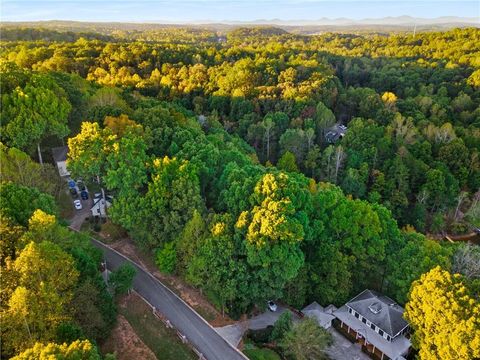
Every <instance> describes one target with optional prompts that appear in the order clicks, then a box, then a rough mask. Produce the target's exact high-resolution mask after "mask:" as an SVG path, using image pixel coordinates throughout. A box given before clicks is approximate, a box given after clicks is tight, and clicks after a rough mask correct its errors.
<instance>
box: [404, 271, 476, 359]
mask: <svg viewBox="0 0 480 360" xmlns="http://www.w3.org/2000/svg"><path fill="white" fill-rule="evenodd" d="M409 298H410V300H409V302H408V303H407V305H406V307H405V315H404V316H405V319H407V321H409V322H410V325H411V326H412V328H413V329H414V330H415V333H414V335H413V338H412V340H413V345H414V347H415V348H417V349H418V350H419V356H420V359H422V360H437V359H442V360H462V359H463V360H468V359H477V358H479V357H480V303H479V302H478V300H477V299H475V297H474V296H473V295H472V294H471V293H470V291H469V289H468V287H467V286H466V283H464V281H463V278H462V276H461V275H459V274H454V275H452V274H450V273H449V272H448V271H445V270H442V268H441V267H439V266H437V267H435V268H434V269H432V270H430V271H429V272H428V273H425V274H423V275H422V277H421V278H420V280H417V281H415V282H414V283H413V285H412V288H411V291H410V295H409Z"/></svg>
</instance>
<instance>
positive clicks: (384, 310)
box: [333, 290, 411, 360]
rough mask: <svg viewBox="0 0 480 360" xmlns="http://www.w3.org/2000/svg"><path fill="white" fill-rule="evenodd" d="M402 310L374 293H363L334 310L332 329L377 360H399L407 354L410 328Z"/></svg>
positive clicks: (385, 297) (382, 296) (389, 300)
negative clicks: (354, 342)
mask: <svg viewBox="0 0 480 360" xmlns="http://www.w3.org/2000/svg"><path fill="white" fill-rule="evenodd" d="M403 311H404V310H403V308H402V307H401V306H400V305H398V304H397V303H395V301H393V300H392V299H390V298H389V297H387V296H384V295H382V294H379V293H377V292H376V291H373V290H364V291H363V292H361V293H360V294H358V295H357V296H355V297H354V298H353V299H352V300H350V301H349V302H347V303H346V304H345V305H343V306H342V307H340V308H339V309H337V310H335V311H333V315H334V316H335V318H336V319H335V320H334V322H333V325H334V327H335V328H336V329H337V330H339V331H340V332H341V333H342V334H344V335H345V336H347V337H348V338H350V339H351V340H352V341H356V342H357V343H360V345H361V346H362V350H363V351H365V352H367V353H368V354H369V355H370V356H371V357H372V358H374V359H379V360H388V359H393V360H401V359H404V358H405V357H406V356H407V355H408V352H409V351H410V346H411V343H410V340H409V325H408V322H407V321H406V320H405V319H404V318H403Z"/></svg>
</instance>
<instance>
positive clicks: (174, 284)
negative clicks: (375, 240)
mask: <svg viewBox="0 0 480 360" xmlns="http://www.w3.org/2000/svg"><path fill="white" fill-rule="evenodd" d="M110 246H111V247H112V248H114V249H115V250H117V251H118V252H120V253H122V254H124V255H125V256H127V257H129V258H130V259H132V260H133V261H135V262H136V263H138V264H140V265H141V266H143V267H144V268H146V269H147V270H148V271H149V272H150V273H152V274H153V275H154V276H155V277H156V278H157V279H159V280H160V281H162V283H164V284H165V285H167V286H168V287H169V288H170V289H171V290H172V291H173V292H175V293H176V294H177V295H178V296H180V297H181V298H182V299H183V300H184V301H185V302H186V303H188V304H189V305H190V306H191V307H192V308H194V309H195V310H196V311H197V312H198V313H199V314H200V315H201V316H202V317H203V318H204V319H205V320H207V321H208V322H209V323H210V324H211V325H212V326H214V327H221V326H225V325H230V324H234V323H235V321H233V320H232V319H230V318H229V317H228V316H227V315H225V317H222V314H221V313H220V311H218V310H217V309H216V308H215V307H214V306H213V305H212V304H211V303H210V302H209V301H208V300H207V298H206V297H205V296H204V295H203V294H202V293H201V292H200V291H199V290H198V289H195V288H193V287H191V286H190V285H188V284H187V283H186V282H185V281H183V280H182V279H181V278H180V277H179V276H175V275H167V274H162V273H160V272H159V271H158V268H157V267H156V265H155V263H154V260H153V257H152V256H151V255H149V254H146V253H144V252H142V251H141V250H140V249H138V248H137V247H136V246H135V244H134V243H133V241H132V240H131V239H130V238H124V239H122V240H119V241H116V242H114V243H112V244H110Z"/></svg>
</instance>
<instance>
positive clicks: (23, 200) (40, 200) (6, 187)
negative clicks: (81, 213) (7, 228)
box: [0, 182, 58, 226]
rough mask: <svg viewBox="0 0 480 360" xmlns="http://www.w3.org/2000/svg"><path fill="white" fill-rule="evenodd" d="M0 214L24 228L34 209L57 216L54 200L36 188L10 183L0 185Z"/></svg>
mask: <svg viewBox="0 0 480 360" xmlns="http://www.w3.org/2000/svg"><path fill="white" fill-rule="evenodd" d="M0 203H1V204H2V208H1V212H2V213H3V214H5V215H6V216H7V217H9V218H10V219H12V220H13V221H14V222H15V223H17V224H19V225H23V226H26V225H27V223H28V219H30V217H31V216H32V214H33V212H34V211H35V210H36V209H41V210H42V211H44V212H45V213H48V214H57V212H58V210H57V206H56V204H55V200H54V199H53V198H52V197H51V196H50V195H47V194H43V193H41V192H40V191H38V190H37V189H36V188H30V187H26V186H22V185H17V184H14V183H12V182H7V183H2V184H0Z"/></svg>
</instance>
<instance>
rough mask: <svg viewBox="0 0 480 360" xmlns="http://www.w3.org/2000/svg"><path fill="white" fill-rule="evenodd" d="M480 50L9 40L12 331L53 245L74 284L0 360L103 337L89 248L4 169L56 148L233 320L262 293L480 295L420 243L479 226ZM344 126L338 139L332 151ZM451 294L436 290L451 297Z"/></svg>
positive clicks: (465, 264) (15, 337) (374, 40)
mask: <svg viewBox="0 0 480 360" xmlns="http://www.w3.org/2000/svg"><path fill="white" fill-rule="evenodd" d="M479 44H480V30H479V29H474V28H469V29H454V30H450V31H447V32H431V33H417V34H415V35H413V34H391V35H382V34H338V33H326V34H321V35H315V36H303V35H295V34H291V33H288V32H286V31H284V30H281V29H276V28H271V27H261V28H240V29H236V30H234V31H231V32H229V33H228V34H227V35H226V36H223V35H218V34H216V33H215V32H213V31H210V30H201V29H194V30H189V29H186V28H181V29H168V28H166V29H162V30H155V29H148V30H145V31H139V30H132V31H128V30H121V31H119V32H118V33H115V34H113V33H108V34H107V33H95V32H92V33H84V34H81V36H80V35H79V34H78V33H77V32H62V31H58V30H46V29H25V28H20V29H16V28H13V29H8V31H7V32H6V36H5V37H4V38H3V41H2V42H1V50H0V58H1V67H2V69H1V70H2V71H1V86H2V113H1V126H2V128H1V130H2V131H1V141H2V143H3V144H4V145H2V148H1V150H2V152H1V155H2V186H1V188H0V196H1V200H2V211H1V213H0V214H1V216H2V218H4V219H5V221H4V222H3V224H2V227H3V228H2V231H5V233H6V234H8V237H7V238H6V240H5V241H4V240H2V249H1V251H2V258H1V264H2V270H3V269H5V271H6V274H7V275H8V276H10V277H11V279H12V280H11V284H10V282H9V287H8V289H7V291H5V292H4V293H3V294H2V297H1V299H0V300H1V309H2V311H4V312H5V313H6V314H7V316H8V319H9V320H8V321H11V324H18V322H19V321H21V319H22V317H21V315H22V313H21V311H20V308H21V307H20V305H19V304H21V302H20V300H21V301H27V300H25V299H30V298H31V297H32V296H27V295H28V294H37V293H39V289H37V288H36V287H35V285H34V284H31V282H29V278H28V271H29V270H28V266H27V265H28V264H29V263H35V261H37V258H38V257H39V256H42V254H44V253H46V252H49V251H51V252H53V253H54V254H56V255H55V256H56V258H58V259H62V261H64V262H65V263H66V264H68V269H69V271H70V275H69V279H68V281H66V280H65V281H64V282H61V283H59V284H54V280H49V281H50V282H51V287H49V291H51V292H52V294H53V295H52V296H57V297H58V294H59V293H65V294H67V295H68V296H66V297H65V298H64V299H62V301H63V303H59V304H58V306H57V308H56V311H58V314H57V315H58V319H59V320H58V321H56V322H51V321H48V319H46V318H45V319H44V318H41V317H40V318H35V319H31V321H32V323H31V324H32V326H34V327H35V329H36V332H35V333H34V338H32V337H30V340H28V341H23V340H21V339H22V336H24V335H25V331H23V333H22V332H15V331H13V330H12V329H14V328H15V326H14V325H12V327H7V328H6V329H5V330H2V331H4V332H5V333H6V334H9V336H10V337H9V339H11V340H10V341H9V342H8V343H7V347H4V348H2V351H5V353H6V354H13V353H18V352H20V351H25V350H27V349H28V348H31V347H32V346H34V340H42V341H60V340H59V339H61V336H60V335H59V333H58V331H59V330H58V329H59V328H61V327H60V326H64V323H67V324H69V326H76V327H77V328H78V331H80V332H82V334H84V337H85V338H88V339H90V340H92V341H95V340H99V339H101V336H100V335H99V333H98V332H99V331H100V330H101V329H109V327H110V326H111V320H110V317H111V312H112V311H114V310H112V309H111V306H112V304H111V303H112V300H111V298H109V297H108V293H106V290H105V288H104V287H102V286H101V285H102V283H101V281H100V282H99V280H98V276H96V275H94V273H95V272H93V273H92V274H90V273H88V274H89V275H88V276H89V278H88V280H85V279H84V278H83V277H82V276H79V274H80V275H82V274H83V273H87V272H88V271H90V269H91V266H90V265H88V264H89V263H90V262H92V261H93V262H95V260H98V259H97V257H98V254H96V253H95V251H93V250H92V249H90V248H89V247H88V246H87V245H86V244H84V241H85V240H83V239H82V238H81V236H80V235H72V234H68V232H67V231H66V229H65V228H63V227H62V226H61V224H59V223H58V222H57V220H56V217H55V216H56V215H57V214H58V211H57V209H56V207H55V201H54V196H56V192H55V189H56V185H55V183H52V184H51V186H45V185H42V181H41V180H38V177H34V176H32V177H31V178H26V177H25V178H23V177H19V176H18V175H16V174H15V164H18V163H19V162H21V163H22V164H25V167H26V168H28V169H31V172H32V173H37V174H38V173H39V171H37V170H36V169H37V168H36V167H35V166H40V165H38V164H35V163H34V162H33V161H32V160H31V159H29V157H28V155H27V154H30V155H33V154H34V152H35V151H38V152H39V153H41V149H44V151H43V152H44V153H45V149H48V148H49V147H52V146H54V145H59V144H61V143H62V142H64V143H68V146H69V158H68V167H69V169H70V171H71V172H72V175H73V176H74V177H75V178H78V177H80V178H83V179H91V178H95V179H99V180H100V183H101V184H102V186H105V188H106V189H107V190H108V191H109V192H110V193H111V194H112V195H113V198H114V201H113V204H112V207H111V208H110V209H109V216H110V217H111V219H112V221H113V222H115V223H116V224H118V225H121V226H122V227H123V228H124V229H126V230H127V231H128V233H129V235H130V236H131V237H132V239H134V241H135V242H136V243H137V244H138V245H139V246H140V247H142V248H143V249H144V250H146V251H148V252H149V253H151V254H152V255H153V256H154V257H155V260H156V264H157V265H158V267H159V268H160V270H161V271H163V272H171V273H176V274H177V275H179V276H181V277H182V278H184V279H185V280H186V281H187V282H189V283H190V284H192V285H193V286H196V287H199V288H201V289H203V290H205V293H206V294H207V296H208V297H209V299H210V300H211V301H212V302H213V303H214V304H215V305H217V306H218V307H219V308H222V309H225V310H226V311H228V312H229V314H230V315H231V316H233V317H237V316H240V315H241V314H242V313H244V312H246V311H248V310H249V309H251V308H252V307H253V306H254V305H261V304H263V306H264V304H265V300H267V299H282V300H283V301H285V302H286V303H288V304H291V305H293V306H297V307H301V306H303V305H304V304H306V303H308V302H311V301H318V302H319V303H321V304H325V305H326V304H329V303H333V304H336V305H340V304H342V303H344V302H345V301H346V300H348V299H349V298H350V297H352V296H353V295H355V294H357V293H358V292H360V291H362V290H364V289H365V288H370V289H375V290H378V291H381V292H383V293H385V294H386V295H389V296H391V297H392V298H394V299H396V300H397V301H398V302H400V303H402V304H405V303H407V302H408V301H409V299H410V300H411V301H412V302H419V303H421V302H422V296H423V295H422V294H424V293H425V292H428V289H429V288H428V286H429V284H430V282H435V281H437V280H438V279H440V280H442V281H444V283H446V282H451V283H454V284H456V286H457V285H458V287H461V289H462V291H464V292H465V293H468V294H469V296H471V298H472V299H476V300H475V301H478V296H479V289H480V284H479V279H478V273H477V274H476V275H475V274H474V275H472V271H471V269H472V268H473V269H474V268H475V263H476V262H478V259H479V253H478V251H476V250H475V248H474V247H471V246H466V245H458V244H450V243H445V242H443V241H441V240H435V238H437V239H438V238H443V235H444V234H447V233H448V234H465V233H469V232H471V231H472V228H475V227H478V226H480V202H479V200H480V192H479V188H480V158H479V152H480V91H479V89H480V45H479ZM340 125H344V126H346V130H345V131H344V132H345V133H344V136H343V137H342V138H338V139H336V140H335V141H328V140H327V137H326V135H327V134H328V132H329V131H332V129H339V126H340ZM25 129H29V131H25ZM67 136H68V138H67ZM27 165H28V166H27ZM46 166H47V170H48V164H46ZM48 174H49V173H48V171H45V175H42V176H45V177H46V178H48V177H49V175H48ZM37 176H38V175H37ZM38 209H39V210H38ZM39 223H40V224H44V225H42V226H43V227H42V226H39V225H38V224H39ZM45 224H46V225H45ZM47 225H48V226H47ZM45 229H47V230H45ZM37 231H40V233H39V236H37V235H36V233H35V232H37ZM32 233H33V234H34V235H35V236H34V235H32ZM77 236H78V239H79V240H78V242H79V243H80V244H81V245H80V248H77V247H75V246H73V245H72V243H73V241H76V240H75V239H77ZM81 251H83V253H82V252H81ZM467 255H468V256H467ZM47 260H48V259H47ZM53 260H54V259H53ZM53 260H52V261H53ZM43 265H44V271H45V277H46V279H50V278H52V279H55V278H54V277H52V276H53V274H51V268H50V267H49V266H50V265H49V263H48V261H47V262H46V263H45V264H43ZM87 265H88V266H90V267H88V268H87ZM440 268H441V269H443V270H439V269H440ZM42 269H43V268H42ZM432 269H433V270H432ZM429 271H431V272H430V273H429ZM449 271H451V272H455V273H458V274H461V275H458V276H457V275H455V277H454V279H453V280H452V278H451V277H450V272H449ZM425 273H427V274H429V275H424V276H423V277H422V274H425ZM17 274H19V275H20V276H17ZM97 275H98V273H97ZM9 279H10V278H9ZM440 280H438V281H440ZM9 281H10V280H9ZM412 283H414V284H415V291H413V290H412V293H411V298H409V291H410V288H411V285H412ZM60 285H61V286H63V287H62V288H60V287H59V286H60ZM424 286H425V287H426V289H424V288H423V287H424ZM88 287H90V288H91V289H94V290H95V291H96V292H97V293H98V294H103V295H101V296H102V303H101V304H97V303H95V304H90V303H89V304H90V308H89V309H91V311H92V312H93V311H97V312H99V313H101V316H102V319H104V320H103V322H102V323H101V324H97V325H96V326H95V327H93V328H90V327H88V324H84V323H82V317H81V316H80V315H81V314H82V313H81V312H80V310H81V307H80V306H79V304H78V302H79V301H83V300H84V299H85V296H86V295H84V296H80V295H82V291H85V292H86V291H87V290H88V289H87V288H88ZM447 287H448V286H445V288H443V287H441V286H438V291H437V290H436V291H435V292H432V293H435V296H438V297H440V296H445V297H448V296H452V297H454V299H453V300H455V301H456V300H457V299H456V298H455V296H456V295H455V294H454V295H451V294H446V292H447V290H446V289H447ZM19 289H22V290H19ZM465 289H467V290H465ZM89 291H90V290H89ZM432 296H433V295H432ZM459 296H460V295H459ZM87 300H88V299H86V300H85V301H87ZM32 301H33V300H32ZM59 301H60V300H59ZM32 306H33V305H32ZM68 307H71V308H74V309H76V310H75V311H78V312H79V313H78V314H80V315H78V314H77V313H75V314H77V315H75V316H70V315H68V314H67V313H68V312H67V311H66V309H67V308H68ZM418 308H420V306H419V307H418ZM460 308H461V306H460ZM475 309H477V308H475ZM426 311H428V309H427V310H426ZM456 311H458V307H453V310H452V314H453V315H455V316H456V315H457V314H456ZM475 311H477V310H475ZM472 314H473V313H472ZM453 315H452V318H453ZM409 316H410V318H411V322H412V325H413V327H414V328H415V329H418V334H417V335H416V336H417V338H416V339H417V340H416V341H417V342H416V343H415V346H416V347H417V348H419V349H420V352H422V346H423V347H424V349H423V351H424V352H425V353H427V352H428V349H427V348H428V346H429V344H428V341H426V340H425V334H428V332H429V331H434V330H432V329H434V328H435V326H431V327H428V326H423V325H424V324H422V323H421V321H420V320H419V319H421V316H423V315H421V314H420V315H419V314H417V313H416V312H415V308H414V307H413V305H412V307H411V310H410V314H409ZM472 318H474V319H475V314H473V315H472ZM29 321H30V319H29ZM475 321H476V323H475ZM472 323H473V324H474V325H475V326H477V327H475V326H474V327H473V332H472V328H470V327H467V325H465V327H462V328H461V329H459V332H460V333H461V334H460V335H461V336H463V335H464V334H465V333H468V334H469V336H470V337H471V338H472V339H474V341H472V342H470V345H469V344H467V345H466V347H465V349H464V352H465V354H474V355H475V354H476V355H478V351H477V350H476V349H475V348H474V347H475V344H476V342H475V341H478V339H477V337H480V335H477V333H478V319H477V320H473V322H468V324H469V325H468V326H470V325H471V324H472ZM72 324H73V325H72ZM442 331H443V332H442V334H447V335H446V336H447V337H448V332H449V331H450V330H449V329H448V327H447V326H444V327H443V328H442ZM475 331H477V332H475ZM460 335H459V336H460ZM35 337H36V338H35ZM77 338H78V337H77ZM77 338H75V339H77ZM71 340H74V339H71ZM74 344H75V343H74ZM54 348H55V347H54ZM55 349H57V348H55ZM27 351H30V350H27ZM31 351H33V350H31ZM55 351H56V350H55ZM441 351H445V353H448V352H449V351H450V348H448V346H446V347H445V349H442V350H441ZM475 351H477V352H475ZM439 353H442V354H443V353H444V352H439ZM436 355H438V354H437V353H433V355H432V356H436ZM476 355H475V356H476ZM452 359H453V358H452Z"/></svg>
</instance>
